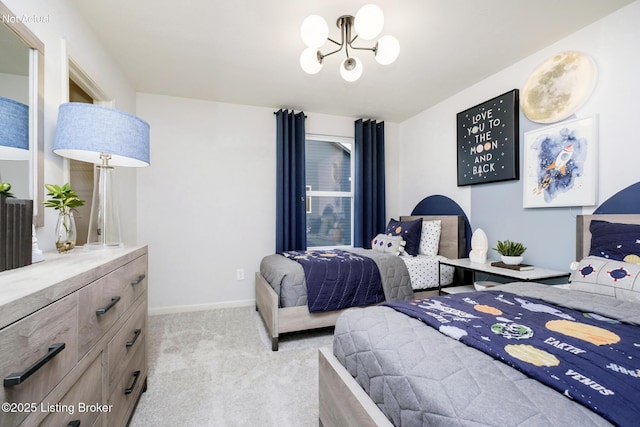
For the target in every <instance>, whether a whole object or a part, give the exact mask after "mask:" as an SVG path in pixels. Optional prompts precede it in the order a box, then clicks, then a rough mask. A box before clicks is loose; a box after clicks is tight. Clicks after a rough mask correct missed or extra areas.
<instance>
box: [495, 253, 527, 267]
mask: <svg viewBox="0 0 640 427" xmlns="http://www.w3.org/2000/svg"><path fill="white" fill-rule="evenodd" d="M500 257H501V258H502V262H504V263H505V264H507V265H518V264H522V260H523V259H524V257H523V256H506V255H500Z"/></svg>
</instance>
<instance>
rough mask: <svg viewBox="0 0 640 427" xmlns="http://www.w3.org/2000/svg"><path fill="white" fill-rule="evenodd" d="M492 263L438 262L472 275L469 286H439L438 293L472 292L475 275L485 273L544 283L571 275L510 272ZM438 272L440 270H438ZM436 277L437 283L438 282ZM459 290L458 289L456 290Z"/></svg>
mask: <svg viewBox="0 0 640 427" xmlns="http://www.w3.org/2000/svg"><path fill="white" fill-rule="evenodd" d="M492 262H493V261H492V260H489V261H487V262H486V263H476V262H471V261H470V260H469V258H458V259H449V260H444V261H440V265H448V266H451V267H456V268H460V269H462V270H466V271H470V272H471V274H472V283H471V284H463V285H460V284H457V285H450V286H444V287H443V286H439V287H438V293H439V294H441V293H443V292H444V293H459V292H472V291H473V290H475V288H474V287H473V282H475V280H476V273H485V274H490V275H492V276H497V277H503V278H507V279H513V280H514V281H519V282H544V281H549V280H554V279H562V278H568V277H569V276H570V275H571V273H569V272H566V271H558V270H550V269H548V268H539V267H535V268H534V269H533V270H523V271H519V270H511V269H509V268H502V267H494V266H492V265H491V263H492ZM438 271H440V269H438ZM439 279H440V277H438V283H439V282H440V280H439ZM456 288H460V289H456Z"/></svg>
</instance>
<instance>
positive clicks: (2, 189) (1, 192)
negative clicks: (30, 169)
mask: <svg viewBox="0 0 640 427" xmlns="http://www.w3.org/2000/svg"><path fill="white" fill-rule="evenodd" d="M9 190H11V184H9V183H8V182H0V196H6V197H12V198H13V197H16V196H14V195H13V193H12V192H10V191H9Z"/></svg>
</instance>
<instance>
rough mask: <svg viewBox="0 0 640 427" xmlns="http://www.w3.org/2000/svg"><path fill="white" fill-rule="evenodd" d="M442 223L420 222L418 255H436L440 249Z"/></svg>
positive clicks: (436, 221)
mask: <svg viewBox="0 0 640 427" xmlns="http://www.w3.org/2000/svg"><path fill="white" fill-rule="evenodd" d="M441 228H442V221H440V220H439V219H436V220H433V221H422V234H421V235H420V255H430V256H436V255H438V248H439V247H440V231H441Z"/></svg>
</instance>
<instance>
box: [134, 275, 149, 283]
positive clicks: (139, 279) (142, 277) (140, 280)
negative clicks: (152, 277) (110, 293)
mask: <svg viewBox="0 0 640 427" xmlns="http://www.w3.org/2000/svg"><path fill="white" fill-rule="evenodd" d="M145 277H147V275H146V274H141V275H139V276H138V278H137V279H136V280H135V281H133V282H131V286H136V285H139V284H140V282H142V281H143V280H144V278H145Z"/></svg>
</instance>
